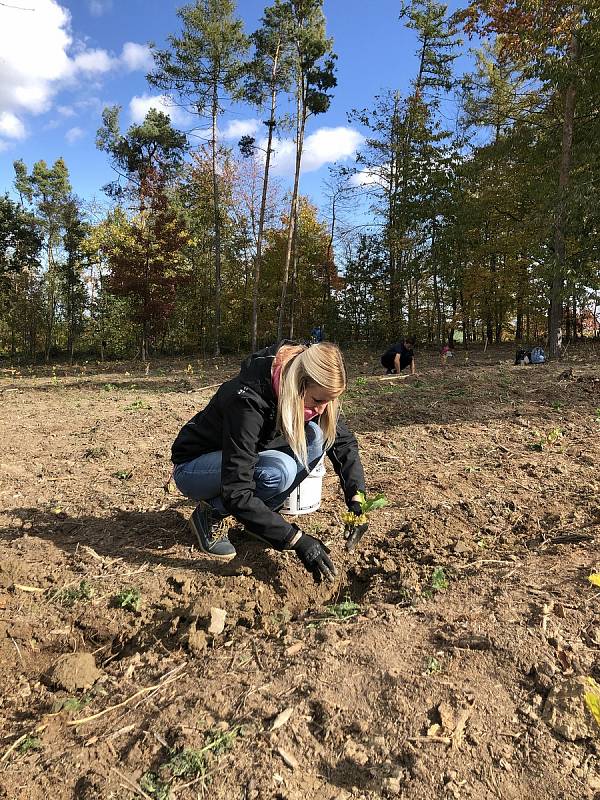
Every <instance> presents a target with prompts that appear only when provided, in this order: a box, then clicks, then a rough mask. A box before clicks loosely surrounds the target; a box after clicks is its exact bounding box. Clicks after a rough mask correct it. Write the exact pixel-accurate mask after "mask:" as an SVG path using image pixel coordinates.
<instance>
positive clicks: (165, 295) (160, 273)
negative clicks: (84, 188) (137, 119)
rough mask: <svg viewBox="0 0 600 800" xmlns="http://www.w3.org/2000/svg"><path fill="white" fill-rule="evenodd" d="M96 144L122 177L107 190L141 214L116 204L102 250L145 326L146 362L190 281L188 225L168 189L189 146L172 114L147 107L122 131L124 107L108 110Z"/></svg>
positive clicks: (114, 280) (118, 290)
mask: <svg viewBox="0 0 600 800" xmlns="http://www.w3.org/2000/svg"><path fill="white" fill-rule="evenodd" d="M103 122H104V125H103V126H102V128H100V129H99V131H98V135H97V146H98V147H99V148H100V149H101V150H105V151H106V152H108V153H109V154H110V156H111V159H112V161H113V165H114V166H115V168H116V169H117V171H118V172H119V174H121V175H122V176H123V177H124V178H125V179H126V184H125V186H121V185H119V183H118V182H116V183H114V184H112V185H111V186H110V187H109V191H110V192H111V193H112V194H113V195H116V196H117V197H123V196H127V197H128V198H130V199H131V200H133V201H134V202H135V211H136V213H135V214H134V215H133V216H131V215H130V216H128V215H127V214H126V213H125V212H124V211H123V210H122V209H117V210H116V211H115V212H114V213H113V214H112V215H111V216H110V218H109V221H108V223H107V225H106V232H107V235H106V236H105V238H104V242H103V250H104V252H105V254H106V257H107V259H108V262H109V265H110V268H111V278H110V287H111V291H112V292H113V293H114V294H117V295H121V296H125V297H129V298H130V299H131V300H132V302H133V303H134V307H135V316H136V320H137V321H138V322H139V324H140V334H141V336H140V352H141V357H142V360H144V361H145V360H146V359H147V357H148V353H149V346H150V342H151V339H152V336H153V335H154V334H156V332H157V330H158V329H164V325H165V324H166V322H167V320H168V318H169V315H170V313H171V312H172V310H173V307H174V297H175V292H176V289H177V286H178V285H179V284H181V283H182V282H184V281H186V280H187V279H188V269H187V264H186V262H185V259H184V257H183V251H184V248H185V246H186V245H187V243H188V238H189V237H188V233H187V231H186V227H185V223H184V222H183V220H182V219H181V217H180V215H179V213H178V211H177V209H176V208H175V207H174V205H173V202H172V200H171V197H170V194H169V188H170V186H172V183H173V181H174V178H175V177H176V175H177V174H178V172H179V170H180V168H181V165H182V160H183V154H184V152H185V149H186V137H185V136H184V135H183V134H182V133H179V132H177V131H175V130H173V128H172V127H171V124H170V120H169V118H168V116H166V115H165V114H163V113H161V112H160V111H156V110H155V109H150V111H149V112H148V114H147V115H146V118H145V119H144V122H143V123H142V124H141V125H132V126H131V127H130V128H129V129H128V131H127V133H126V134H122V133H121V132H120V129H119V108H118V107H114V108H109V109H105V111H104V113H103Z"/></svg>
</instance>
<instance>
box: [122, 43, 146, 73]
mask: <svg viewBox="0 0 600 800" xmlns="http://www.w3.org/2000/svg"><path fill="white" fill-rule="evenodd" d="M121 62H122V63H123V64H124V65H125V66H126V67H127V69H128V70H129V71H130V72H133V71H134V70H136V69H140V70H143V71H144V72H147V71H148V70H151V69H152V67H153V66H154V56H153V55H152V50H150V48H149V47H148V45H147V44H136V43H135V42H125V44H124V45H123V50H122V52H121Z"/></svg>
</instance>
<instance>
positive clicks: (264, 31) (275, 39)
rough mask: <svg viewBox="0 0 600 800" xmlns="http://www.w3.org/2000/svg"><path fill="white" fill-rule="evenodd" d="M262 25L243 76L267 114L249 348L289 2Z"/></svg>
mask: <svg viewBox="0 0 600 800" xmlns="http://www.w3.org/2000/svg"><path fill="white" fill-rule="evenodd" d="M261 22H262V26H261V27H260V28H259V29H258V30H257V31H255V32H254V33H253V34H252V35H251V37H250V39H251V41H252V43H253V45H254V53H253V57H252V60H251V61H250V63H249V65H248V77H247V79H246V87H245V92H246V98H247V99H248V100H249V101H250V102H251V103H253V104H255V105H257V106H258V107H259V108H262V107H264V106H265V105H268V109H269V116H268V119H267V120H265V121H264V124H265V126H266V128H267V143H266V147H265V151H264V156H265V159H264V170H263V181H262V195H261V202H260V211H259V218H258V227H257V232H256V253H255V257H254V286H253V291H252V328H251V336H252V350H255V349H256V346H257V336H258V305H259V301H258V298H259V291H260V266H261V258H262V248H263V235H264V227H265V214H266V209H267V196H268V188H269V171H270V167H271V156H272V155H273V137H274V135H275V130H276V127H277V100H278V97H279V95H280V93H281V92H284V91H287V90H289V88H290V85H291V77H292V69H293V64H294V62H293V49H292V45H293V39H292V18H291V15H290V8H289V5H288V4H286V3H285V2H284V1H283V0H276V2H275V3H274V4H273V5H272V6H270V7H268V8H266V9H265V10H264V13H263V17H262V20H261ZM240 148H241V150H242V153H243V154H244V155H248V156H250V155H254V153H255V151H256V141H255V139H254V137H251V136H246V137H243V138H242V139H241V140H240Z"/></svg>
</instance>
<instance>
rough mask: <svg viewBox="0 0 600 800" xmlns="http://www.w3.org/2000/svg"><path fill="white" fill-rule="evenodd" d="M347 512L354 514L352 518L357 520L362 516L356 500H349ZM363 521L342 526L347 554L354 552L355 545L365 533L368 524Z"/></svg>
mask: <svg viewBox="0 0 600 800" xmlns="http://www.w3.org/2000/svg"><path fill="white" fill-rule="evenodd" d="M348 511H349V512H350V513H351V514H354V516H355V517H357V518H360V517H363V516H364V515H363V512H362V507H361V504H360V503H359V502H358V500H351V501H350V502H349V503H348ZM364 519H365V521H364V522H361V523H352V522H346V524H345V525H344V539H345V540H346V550H347V551H348V552H349V553H351V552H352V550H354V548H355V547H356V545H357V544H358V543H359V541H360V540H361V539H362V537H363V536H364V535H365V533H366V532H367V528H368V527H369V523H368V522H367V521H366V517H364Z"/></svg>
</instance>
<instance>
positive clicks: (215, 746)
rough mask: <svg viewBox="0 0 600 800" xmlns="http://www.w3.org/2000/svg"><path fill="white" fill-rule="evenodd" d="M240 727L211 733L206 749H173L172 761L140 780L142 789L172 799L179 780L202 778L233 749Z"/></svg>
mask: <svg viewBox="0 0 600 800" xmlns="http://www.w3.org/2000/svg"><path fill="white" fill-rule="evenodd" d="M241 730H242V728H241V726H240V725H234V726H233V727H232V728H229V729H228V730H225V731H209V732H208V733H207V735H206V741H205V744H204V745H203V746H202V747H197V748H196V747H184V748H183V749H181V750H176V749H171V750H169V758H168V760H167V761H165V762H164V763H163V764H161V766H160V768H159V769H158V773H157V772H146V773H145V774H144V775H143V776H142V779H141V780H140V788H141V789H142V790H143V791H144V792H146V794H148V795H150V797H152V798H154V800H169V798H170V797H171V786H172V784H173V782H174V781H175V779H177V778H181V779H183V780H186V779H193V778H201V777H203V776H204V775H206V773H207V772H208V768H209V764H210V760H211V758H218V757H219V756H221V755H222V754H223V753H225V752H226V751H227V750H230V749H231V748H232V747H233V746H234V744H235V740H236V739H237V737H238V735H239V733H240V731H241Z"/></svg>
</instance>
